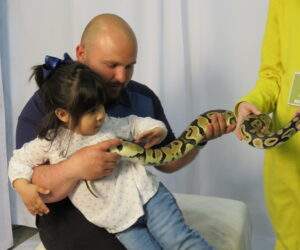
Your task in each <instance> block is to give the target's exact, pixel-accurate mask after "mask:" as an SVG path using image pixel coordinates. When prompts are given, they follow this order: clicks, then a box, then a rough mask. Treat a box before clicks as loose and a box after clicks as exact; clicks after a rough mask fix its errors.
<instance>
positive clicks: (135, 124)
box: [105, 115, 167, 141]
mask: <svg viewBox="0 0 300 250" xmlns="http://www.w3.org/2000/svg"><path fill="white" fill-rule="evenodd" d="M107 121H108V123H106V124H105V127H106V129H108V130H109V129H113V131H114V134H115V136H117V137H118V138H122V139H125V140H128V141H132V140H134V138H135V137H136V136H138V135H140V134H141V133H143V132H146V131H148V130H151V129H153V128H157V127H160V128H162V129H163V130H165V131H166V132H167V128H166V126H165V124H164V123H163V122H162V121H159V120H156V119H153V118H151V117H139V116H136V115H130V116H126V117H123V118H115V117H109V118H108V119H107Z"/></svg>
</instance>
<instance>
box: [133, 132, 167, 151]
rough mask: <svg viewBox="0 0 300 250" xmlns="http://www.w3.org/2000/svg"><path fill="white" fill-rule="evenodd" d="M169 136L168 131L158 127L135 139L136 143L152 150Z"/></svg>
mask: <svg viewBox="0 0 300 250" xmlns="http://www.w3.org/2000/svg"><path fill="white" fill-rule="evenodd" d="M166 136H167V131H166V130H165V129H163V128H160V127H157V128H153V129H150V130H148V131H146V132H144V133H141V134H140V135H138V136H137V137H136V138H134V142H135V143H138V144H139V143H142V144H144V148H146V149H147V148H151V147H152V146H154V145H157V144H159V143H161V142H162V141H163V140H164V139H165V138H166Z"/></svg>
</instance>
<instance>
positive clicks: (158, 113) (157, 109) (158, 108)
mask: <svg viewBox="0 0 300 250" xmlns="http://www.w3.org/2000/svg"><path fill="white" fill-rule="evenodd" d="M152 100H153V105H154V118H155V119H157V120H160V121H162V122H163V123H164V124H165V126H166V128H167V130H168V134H167V136H166V138H165V139H164V140H163V141H162V142H161V143H160V144H159V145H157V147H160V146H164V145H166V144H168V143H170V142H171V141H173V140H174V139H175V135H174V133H173V131H172V128H171V126H170V124H169V122H168V120H167V117H166V115H165V112H164V109H163V107H162V105H161V102H160V100H159V98H158V97H157V96H156V95H155V94H154V92H153V96H152Z"/></svg>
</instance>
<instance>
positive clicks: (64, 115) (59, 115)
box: [55, 108, 70, 123]
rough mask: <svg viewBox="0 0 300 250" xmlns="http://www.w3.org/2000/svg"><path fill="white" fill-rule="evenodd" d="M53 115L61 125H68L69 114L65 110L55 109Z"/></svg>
mask: <svg viewBox="0 0 300 250" xmlns="http://www.w3.org/2000/svg"><path fill="white" fill-rule="evenodd" d="M55 115H56V116H57V118H58V119H59V120H61V121H62V122H63V123H69V121H70V113H69V112H68V111H67V110H65V109H62V108H57V109H56V110H55Z"/></svg>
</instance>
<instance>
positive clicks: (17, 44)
mask: <svg viewBox="0 0 300 250" xmlns="http://www.w3.org/2000/svg"><path fill="white" fill-rule="evenodd" d="M5 2H6V8H7V11H6V13H7V17H6V19H7V20H6V21H7V22H6V23H7V44H6V50H7V53H6V54H5V57H4V59H5V63H6V64H7V65H8V66H7V67H6V71H7V72H6V73H7V75H8V77H7V81H5V82H4V85H5V88H4V90H5V95H6V96H7V100H10V101H9V102H8V103H7V105H6V112H7V113H8V114H9V115H7V117H6V124H9V126H8V128H7V136H8V139H7V141H8V143H7V148H8V155H9V156H10V154H11V152H12V149H13V147H14V144H13V142H14V138H15V127H16V123H17V117H18V115H19V113H20V111H21V109H22V107H23V106H24V104H25V103H26V101H27V100H28V98H29V97H30V96H31V95H32V93H33V92H34V90H35V85H34V83H28V78H29V75H30V67H31V66H32V65H35V64H38V63H41V62H42V61H43V58H44V56H45V54H50V55H55V56H59V57H61V56H62V54H63V53H64V52H65V51H66V52H68V53H70V54H71V55H74V47H75V45H76V44H77V42H78V41H79V39H80V35H81V32H82V30H83V28H84V27H85V25H86V24H87V22H88V21H89V20H90V19H91V18H92V17H93V16H95V15H97V14H99V13H105V12H110V13H115V14H118V15H120V16H122V17H123V18H124V19H125V20H127V21H128V23H129V24H130V25H131V26H132V28H133V29H134V31H135V32H136V35H137V39H138V42H139V54H138V60H137V65H136V69H135V74H134V76H133V79H135V80H137V81H140V82H143V83H145V84H147V85H148V86H149V87H150V88H152V89H153V90H154V91H155V92H156V93H157V95H158V96H159V97H160V99H161V101H162V103H163V106H164V107H165V112H166V115H167V117H168V119H169V121H170V123H171V125H172V127H173V129H174V132H175V133H176V134H177V135H179V134H180V132H181V131H182V130H183V129H184V128H185V126H186V125H187V124H188V123H189V122H190V121H191V120H192V119H193V118H194V117H195V116H196V115H197V114H200V113H202V112H204V111H206V110H209V109H215V108H223V109H232V108H233V105H234V103H235V102H236V101H237V100H238V99H239V98H240V97H241V96H242V95H244V94H245V93H246V92H247V91H248V90H249V89H250V88H251V86H253V85H254V83H255V80H256V75H257V70H258V66H259V58H260V46H261V41H262V35H263V31H264V26H265V20H266V14H267V4H268V1H267V0H252V1H245V0H226V1H221V0H186V1H184V0H181V1H180V0H165V1H161V0H151V1H150V0H144V1H140V0H130V1H129V0H128V1H122V0H110V1H98V0H87V1H80V0H73V1H59V0H52V1H38V0H27V1H18V0H10V1H8V0H6V1H5ZM261 173H262V152H261V151H257V150H254V149H252V148H249V147H248V146H247V145H245V144H241V143H240V142H238V141H237V139H236V138H235V137H234V136H233V135H226V136H224V137H222V138H219V139H218V140H215V141H213V142H210V143H209V144H208V145H207V147H206V148H205V149H204V150H203V152H201V153H200V155H199V156H198V158H197V159H196V160H195V161H194V162H193V163H192V164H191V165H190V166H188V167H186V168H185V169H184V170H182V171H179V172H177V173H175V174H172V175H164V174H161V173H159V175H160V176H161V178H162V179H164V181H165V183H166V184H167V186H168V187H169V188H170V189H171V190H172V191H175V192H182V193H194V194H202V195H211V196H219V197H224V198H231V199H237V200H241V201H243V202H245V203H246V204H247V205H248V208H249V211H250V216H251V220H252V225H253V234H254V241H253V249H255V250H256V249H264V250H268V249H271V248H272V244H273V235H272V232H271V226H270V224H269V222H268V219H267V216H266V212H265V207H264V201H263V188H262V176H261ZM1 202H2V200H1V201H0V203H1ZM20 204H21V203H20V202H19V201H17V198H16V196H15V195H11V213H12V220H13V223H18V224H26V225H33V220H32V218H31V217H30V216H29V215H28V214H27V213H25V212H24V211H23V207H22V205H20ZM0 223H1V222H0ZM0 227H1V228H2V225H0Z"/></svg>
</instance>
